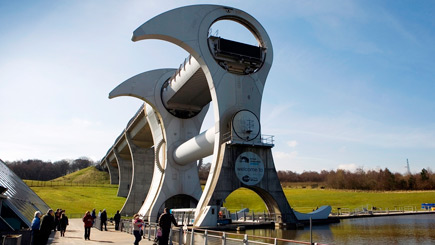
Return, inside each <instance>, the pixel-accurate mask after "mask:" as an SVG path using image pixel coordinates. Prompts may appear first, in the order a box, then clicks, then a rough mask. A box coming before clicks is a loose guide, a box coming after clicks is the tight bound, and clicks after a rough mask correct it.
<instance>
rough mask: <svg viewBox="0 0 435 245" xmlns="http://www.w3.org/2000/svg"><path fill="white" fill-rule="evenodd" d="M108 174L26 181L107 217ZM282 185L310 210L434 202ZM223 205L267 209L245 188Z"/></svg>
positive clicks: (117, 200) (75, 210) (75, 211)
mask: <svg viewBox="0 0 435 245" xmlns="http://www.w3.org/2000/svg"><path fill="white" fill-rule="evenodd" d="M108 176H109V174H108V173H107V172H103V171H99V170H97V169H96V168H95V167H89V168H86V169H82V170H80V171H77V172H75V173H72V174H69V175H66V176H64V177H62V178H58V179H56V180H54V181H46V182H44V183H43V184H42V185H41V183H35V182H34V181H26V180H25V182H26V183H27V184H28V185H29V186H31V188H32V190H34V191H35V192H36V194H38V195H39V196H40V197H41V198H42V199H43V200H44V201H45V202H46V203H47V204H48V205H49V206H50V207H51V208H53V209H57V208H62V209H66V210H67V213H69V214H70V215H71V214H72V215H73V216H77V215H82V214H84V213H85V212H86V211H87V210H92V209H93V208H95V209H97V211H98V210H99V209H106V210H107V213H108V215H109V217H112V216H113V214H115V212H116V210H120V209H121V208H122V206H123V204H124V202H125V200H126V198H124V197H118V196H117V195H116V194H117V192H118V186H117V185H110V184H109V177H108ZM64 184H65V186H64ZM51 185H53V186H51ZM68 185H70V186H68ZM71 185H72V186H71ZM41 186H45V187H41ZM284 186H285V187H284V194H285V195H286V197H287V200H288V201H289V203H290V206H291V207H292V208H294V209H295V210H296V211H300V212H310V211H312V210H313V209H315V208H316V207H320V206H322V205H331V206H332V211H333V212H336V211H337V208H349V209H350V210H353V209H355V208H359V209H361V208H363V207H364V208H369V209H370V208H371V207H373V206H375V207H378V208H381V209H382V210H385V209H387V208H388V209H389V210H394V209H398V208H403V207H414V208H417V210H419V209H420V207H421V203H434V202H435V191H411V192H371V191H349V190H330V189H321V188H316V187H318V186H322V185H318V184H316V183H293V184H292V183H290V184H289V183H285V184H284ZM301 187H303V188H301ZM304 187H311V188H304ZM224 206H225V207H227V208H228V209H229V210H231V211H236V210H240V209H242V208H249V209H250V210H251V211H255V212H263V211H264V210H266V207H265V205H264V203H263V201H262V200H261V198H260V197H259V196H258V195H257V194H255V193H254V192H253V191H250V190H248V189H245V188H241V189H238V190H236V191H234V192H233V193H231V195H230V196H228V197H227V199H226V200H225V203H224Z"/></svg>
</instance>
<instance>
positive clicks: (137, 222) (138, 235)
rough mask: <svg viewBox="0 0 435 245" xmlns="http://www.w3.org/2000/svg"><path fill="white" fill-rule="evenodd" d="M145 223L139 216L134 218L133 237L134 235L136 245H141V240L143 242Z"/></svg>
mask: <svg viewBox="0 0 435 245" xmlns="http://www.w3.org/2000/svg"><path fill="white" fill-rule="evenodd" d="M142 227H143V221H142V220H141V219H140V216H139V214H135V215H134V216H133V235H134V238H135V240H134V245H139V242H140V240H142V235H143V233H142V232H141V231H142Z"/></svg>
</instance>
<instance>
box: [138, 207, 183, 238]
mask: <svg viewBox="0 0 435 245" xmlns="http://www.w3.org/2000/svg"><path fill="white" fill-rule="evenodd" d="M132 222H133V235H134V238H135V240H134V244H135V245H138V244H139V242H140V240H142V236H143V231H144V228H145V225H144V222H143V220H142V219H141V218H140V215H139V214H135V215H134V216H133V221H132ZM158 224H159V226H160V228H159V230H158V232H157V234H156V242H158V243H159V245H168V242H169V233H170V232H171V226H172V224H174V225H175V226H177V222H176V220H175V218H174V216H173V215H172V214H171V213H170V211H169V209H168V208H165V209H164V210H163V214H162V215H160V217H159V219H158Z"/></svg>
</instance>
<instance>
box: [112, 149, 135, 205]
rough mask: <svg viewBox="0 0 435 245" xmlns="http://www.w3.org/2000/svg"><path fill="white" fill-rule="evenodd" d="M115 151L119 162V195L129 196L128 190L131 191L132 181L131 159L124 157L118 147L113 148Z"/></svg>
mask: <svg viewBox="0 0 435 245" xmlns="http://www.w3.org/2000/svg"><path fill="white" fill-rule="evenodd" d="M113 153H114V154H115V158H116V161H117V162H118V170H119V186H118V194H117V195H118V196H119V197H127V196H128V192H129V191H130V183H131V176H132V171H133V169H132V166H131V160H130V159H124V158H122V157H121V156H120V155H119V153H118V151H117V149H116V148H114V149H113Z"/></svg>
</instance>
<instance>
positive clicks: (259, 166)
mask: <svg viewBox="0 0 435 245" xmlns="http://www.w3.org/2000/svg"><path fill="white" fill-rule="evenodd" d="M235 171H236V175H237V178H238V179H239V180H240V181H241V182H242V183H243V184H245V185H255V184H257V183H258V182H260V181H261V179H262V178H263V175H264V164H263V161H261V158H260V157H259V156H258V155H257V154H255V153H253V152H249V151H248V152H243V153H242V154H240V155H239V156H238V157H237V160H236V167H235Z"/></svg>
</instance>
